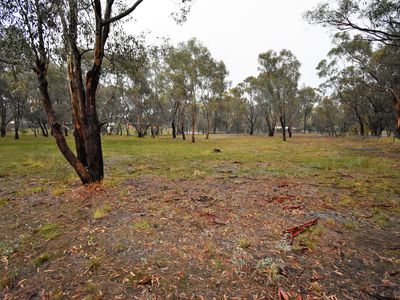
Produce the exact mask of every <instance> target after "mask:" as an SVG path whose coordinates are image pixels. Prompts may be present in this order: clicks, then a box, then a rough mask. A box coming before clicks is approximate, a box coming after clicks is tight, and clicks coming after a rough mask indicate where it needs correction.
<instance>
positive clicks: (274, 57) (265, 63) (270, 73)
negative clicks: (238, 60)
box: [258, 49, 300, 141]
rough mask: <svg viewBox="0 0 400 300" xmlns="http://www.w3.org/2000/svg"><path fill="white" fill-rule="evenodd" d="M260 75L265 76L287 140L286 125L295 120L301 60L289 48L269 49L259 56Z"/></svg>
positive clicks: (283, 134) (284, 137) (283, 136)
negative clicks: (278, 50) (276, 50)
mask: <svg viewBox="0 0 400 300" xmlns="http://www.w3.org/2000/svg"><path fill="white" fill-rule="evenodd" d="M258 61H259V64H260V67H259V69H260V71H261V74H262V75H260V76H262V77H264V82H265V84H266V85H267V87H266V88H267V89H268V93H269V96H270V97H271V98H272V99H273V101H274V103H275V107H276V109H277V112H278V115H279V120H280V123H281V127H282V138H283V140H284V141H286V126H288V125H289V134H290V135H291V128H290V126H291V125H292V124H293V121H294V114H295V113H296V110H294V109H292V108H293V107H294V106H295V101H296V94H297V86H298V81H299V79H300V62H299V61H298V60H297V58H296V57H295V56H294V55H293V53H292V52H290V51H289V50H286V49H283V50H281V51H280V52H279V53H276V52H275V51H273V50H269V51H267V52H265V53H261V54H260V55H259V58H258Z"/></svg>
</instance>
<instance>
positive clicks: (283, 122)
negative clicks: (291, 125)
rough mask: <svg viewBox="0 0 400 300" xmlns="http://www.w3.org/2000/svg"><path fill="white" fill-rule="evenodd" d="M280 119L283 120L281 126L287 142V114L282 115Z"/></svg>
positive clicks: (283, 136) (284, 139)
mask: <svg viewBox="0 0 400 300" xmlns="http://www.w3.org/2000/svg"><path fill="white" fill-rule="evenodd" d="M279 119H280V121H281V127H282V138H283V141H285V142H286V118H285V116H280V117H279Z"/></svg>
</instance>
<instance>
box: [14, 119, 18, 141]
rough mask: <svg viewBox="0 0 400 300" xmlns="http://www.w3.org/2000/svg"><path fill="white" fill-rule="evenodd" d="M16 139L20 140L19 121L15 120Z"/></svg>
mask: <svg viewBox="0 0 400 300" xmlns="http://www.w3.org/2000/svg"><path fill="white" fill-rule="evenodd" d="M14 139H15V140H19V121H14Z"/></svg>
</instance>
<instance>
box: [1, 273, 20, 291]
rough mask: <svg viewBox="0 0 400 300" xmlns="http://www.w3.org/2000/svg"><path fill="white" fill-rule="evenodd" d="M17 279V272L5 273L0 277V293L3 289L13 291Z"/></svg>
mask: <svg viewBox="0 0 400 300" xmlns="http://www.w3.org/2000/svg"><path fill="white" fill-rule="evenodd" d="M16 278H17V274H16V273H15V272H10V271H5V272H4V273H3V274H1V275H0V291H1V290H3V289H11V288H12V287H13V285H14V282H15V280H16Z"/></svg>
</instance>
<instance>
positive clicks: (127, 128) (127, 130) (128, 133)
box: [126, 122, 131, 136]
mask: <svg viewBox="0 0 400 300" xmlns="http://www.w3.org/2000/svg"><path fill="white" fill-rule="evenodd" d="M130 135H131V133H130V131H129V122H127V123H126V136H130Z"/></svg>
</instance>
